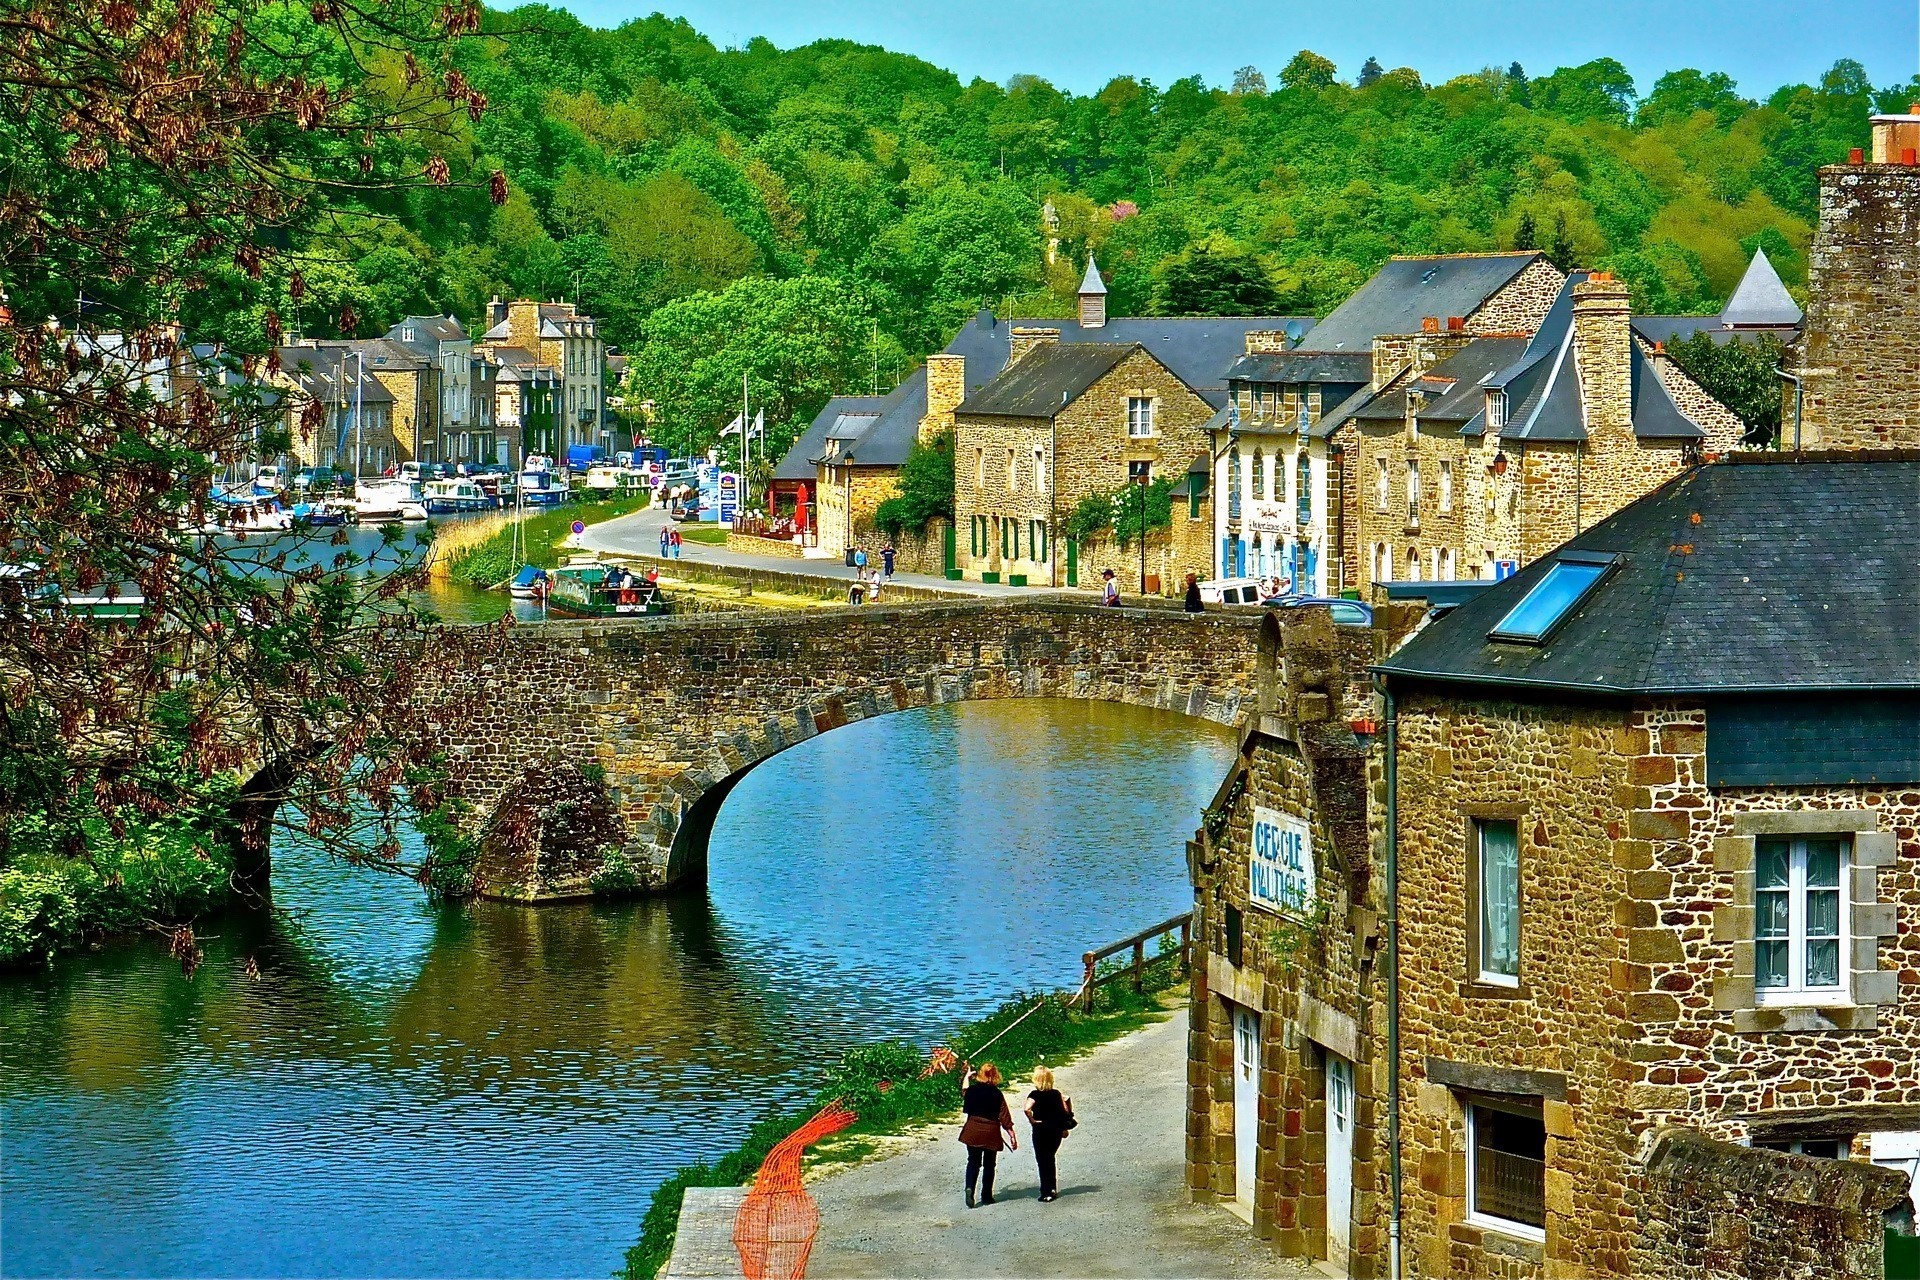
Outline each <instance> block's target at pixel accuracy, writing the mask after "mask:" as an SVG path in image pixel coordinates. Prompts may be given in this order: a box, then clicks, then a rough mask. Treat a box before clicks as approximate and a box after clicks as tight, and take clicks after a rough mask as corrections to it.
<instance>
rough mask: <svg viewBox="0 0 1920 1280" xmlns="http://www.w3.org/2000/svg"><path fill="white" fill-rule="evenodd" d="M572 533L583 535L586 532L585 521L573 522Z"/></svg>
mask: <svg viewBox="0 0 1920 1280" xmlns="http://www.w3.org/2000/svg"><path fill="white" fill-rule="evenodd" d="M573 531H574V532H575V533H585V532H586V531H587V522H586V521H585V520H575V521H574V522H573Z"/></svg>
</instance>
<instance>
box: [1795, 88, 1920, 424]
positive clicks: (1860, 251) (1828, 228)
mask: <svg viewBox="0 0 1920 1280" xmlns="http://www.w3.org/2000/svg"><path fill="white" fill-rule="evenodd" d="M1872 128H1873V154H1872V157H1871V160H1868V159H1867V158H1866V157H1865V156H1864V155H1863V153H1862V152H1860V151H1858V150H1856V151H1855V152H1853V154H1852V155H1851V156H1850V157H1849V158H1848V162H1847V163H1846V164H1844V165H1832V166H1829V167H1827V168H1824V169H1822V170H1821V171H1820V219H1819V222H1818V224H1817V225H1816V226H1815V229H1814V235H1813V248H1812V250H1811V252H1810V253H1809V254H1808V258H1807V316H1806V322H1805V328H1804V332H1803V334H1802V336H1801V338H1800V341H1799V342H1798V343H1797V344H1796V345H1795V347H1794V349H1793V350H1792V352H1791V353H1790V354H1789V357H1788V362H1787V368H1788V371H1789V372H1790V373H1791V374H1792V375H1793V377H1794V378H1795V379H1797V383H1796V384H1795V387H1794V388H1790V389H1789V390H1788V392H1787V396H1786V403H1785V407H1784V410H1783V412H1782V414H1781V437H1782V444H1783V445H1784V446H1785V447H1788V448H1807V449H1833V448H1876V447H1888V446H1895V447H1901V448H1912V447H1914V446H1916V445H1920V403H1917V402H1916V401H1915V400H1914V398H1913V385H1914V381H1915V371H1914V362H1913V350H1914V345H1915V343H1916V342H1920V307H1916V306H1915V305H1914V302H1913V299H1914V298H1915V297H1916V296H1920V165H1917V164H1916V163H1915V161H1914V158H1913V157H1914V140H1915V136H1916V132H1920V104H1916V105H1915V107H1914V108H1913V109H1912V111H1911V112H1910V113H1909V114H1907V115H1897V116H1896V115H1886V116H1875V117H1873V124H1872ZM1796 390H1797V394H1796Z"/></svg>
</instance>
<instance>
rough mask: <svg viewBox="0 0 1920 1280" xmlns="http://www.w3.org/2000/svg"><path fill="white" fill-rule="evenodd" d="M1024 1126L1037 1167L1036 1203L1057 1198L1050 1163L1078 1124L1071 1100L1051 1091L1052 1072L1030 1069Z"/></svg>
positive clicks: (1057, 1185) (1057, 1187)
mask: <svg viewBox="0 0 1920 1280" xmlns="http://www.w3.org/2000/svg"><path fill="white" fill-rule="evenodd" d="M1025 1110H1026V1113H1027V1122H1028V1123H1029V1124H1031V1125H1032V1126H1033V1159H1034V1163H1035V1164H1037V1165H1039V1166H1040V1203H1042V1204H1046V1203H1048V1202H1049V1201H1053V1200H1058V1199H1059V1198H1060V1177H1059V1174H1058V1172H1057V1171H1056V1170H1055V1169H1054V1163H1053V1159H1054V1156H1055V1155H1056V1154H1057V1153H1058V1152H1059V1150H1060V1143H1061V1141H1062V1140H1063V1139H1064V1138H1065V1137H1066V1136H1067V1130H1069V1129H1071V1128H1073V1127H1074V1126H1075V1125H1076V1124H1078V1123H1080V1122H1079V1121H1078V1120H1076V1119H1074V1117H1073V1099H1072V1098H1063V1097H1061V1096H1060V1091H1059V1090H1058V1089H1056V1088H1054V1087H1053V1072H1052V1071H1051V1070H1050V1069H1048V1068H1046V1067H1035V1068H1034V1069H1033V1091H1032V1092H1031V1093H1029V1094H1027V1105H1026V1108H1025Z"/></svg>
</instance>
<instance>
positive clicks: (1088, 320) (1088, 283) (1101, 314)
mask: <svg viewBox="0 0 1920 1280" xmlns="http://www.w3.org/2000/svg"><path fill="white" fill-rule="evenodd" d="M1106 325H1107V286H1106V282H1105V281H1103V280H1101V279H1100V268H1099V267H1098V266H1097V265H1095V263H1094V261H1093V255H1092V254H1088V255H1087V274H1086V275H1084V276H1082V277H1080V327H1081V328H1082V329H1104V328H1106Z"/></svg>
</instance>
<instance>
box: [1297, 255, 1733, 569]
mask: <svg viewBox="0 0 1920 1280" xmlns="http://www.w3.org/2000/svg"><path fill="white" fill-rule="evenodd" d="M1381 345H1382V346H1384V345H1386V344H1385V340H1383V341H1382V343H1381ZM1403 350H1405V351H1407V352H1410V353H1413V354H1412V356H1411V359H1410V362H1409V363H1408V364H1406V365H1405V366H1404V367H1403V369H1402V371H1401V372H1400V373H1399V374H1398V375H1397V376H1393V377H1390V378H1389V379H1388V380H1387V382H1386V383H1385V384H1384V385H1383V386H1382V387H1381V388H1380V389H1379V390H1378V391H1377V392H1376V393H1375V394H1373V395H1372V396H1370V397H1368V398H1366V399H1365V400H1363V401H1360V402H1358V403H1350V404H1349V405H1347V406H1343V409H1342V411H1341V413H1340V414H1339V415H1337V417H1338V419H1339V420H1338V422H1337V424H1336V428H1335V430H1334V432H1333V437H1332V438H1333V439H1334V440H1335V441H1336V443H1337V444H1339V445H1340V446H1341V452H1342V465H1343V467H1344V468H1345V469H1346V470H1347V472H1348V474H1349V476H1350V477H1351V482H1350V483H1349V485H1348V488H1347V493H1348V497H1349V503H1348V506H1347V508H1346V510H1345V511H1344V512H1343V515H1344V517H1345V520H1344V523H1345V528H1346V531H1347V536H1348V538H1349V541H1350V545H1351V547H1352V548H1353V551H1352V553H1351V556H1352V564H1353V573H1352V583H1353V585H1354V586H1355V587H1357V588H1358V589H1360V590H1361V591H1362V593H1363V594H1372V595H1374V596H1375V598H1378V593H1377V592H1376V591H1375V590H1374V589H1375V588H1376V587H1379V586H1383V585H1384V584H1386V583H1390V582H1406V581H1414V582H1439V581H1453V580H1455V579H1461V578H1478V579H1484V580H1491V579H1494V578H1498V577H1500V576H1503V575H1504V574H1506V573H1511V572H1512V571H1513V570H1514V569H1515V568H1517V567H1518V566H1520V565H1523V564H1527V563H1530V562H1531V561H1533V560H1534V559H1535V558H1537V557H1538V556H1540V555H1541V554H1543V553H1544V552H1546V551H1547V550H1549V549H1551V548H1553V547H1556V546H1558V545H1560V544H1561V543H1562V542H1565V541H1566V540H1567V539H1568V538H1571V537H1573V536H1574V535H1576V534H1577V533H1579V532H1580V531H1581V530H1582V529H1584V528H1586V527H1588V526H1589V525H1591V524H1593V523H1594V522H1595V521H1597V520H1600V519H1602V518H1604V517H1606V516H1608V515H1611V514H1612V513H1613V512H1615V511H1618V510H1619V509H1620V508H1621V507H1623V506H1625V505H1626V504H1627V503H1629V502H1631V501H1633V500H1634V499H1635V498H1638V497H1640V496H1641V495H1642V494H1644V493H1647V492H1648V491H1650V490H1651V489H1653V488H1655V487H1656V486H1658V485H1659V484H1661V483H1662V482H1663V481H1665V480H1667V479H1668V478H1669V477H1672V476H1674V475H1677V474H1678V473H1679V472H1680V471H1681V470H1682V469H1683V468H1685V467H1687V466H1688V465H1690V463H1691V462H1693V461H1695V460H1697V459H1698V458H1700V457H1701V456H1703V455H1704V454H1718V453H1724V452H1726V451H1728V450H1731V449H1734V448H1736V447H1738V446H1739V444H1740V441H1741V436H1742V435H1743V433H1744V431H1745V426H1744V424H1743V423H1742V422H1741V421H1740V420H1739V418H1738V417H1736V416H1735V415H1734V413H1733V412H1732V410H1730V409H1728V408H1726V407H1725V406H1724V405H1721V404H1720V403H1719V402H1718V401H1716V400H1714V399H1713V398H1712V397H1711V396H1709V395H1707V394H1706V392H1704V391H1702V390H1701V389H1700V387H1699V385H1698V384H1697V383H1695V382H1694V381H1693V380H1692V379H1691V378H1689V377H1688V376H1687V375H1686V374H1685V373H1683V372H1681V371H1680V369H1679V368H1678V367H1677V366H1676V365H1674V364H1673V362H1672V361H1671V360H1669V359H1667V358H1666V357H1665V356H1664V355H1663V354H1659V353H1654V352H1650V351H1648V350H1647V349H1646V348H1645V347H1644V346H1643V345H1642V343H1641V342H1640V341H1638V340H1637V339H1636V338H1635V337H1634V333H1633V329H1632V325H1631V320H1630V316H1629V313H1628V308H1627V288H1626V285H1625V283H1624V282H1622V281H1620V280H1617V279H1615V278H1613V277H1612V276H1608V275H1604V274H1593V275H1588V274H1587V273H1584V272H1576V273H1575V274H1574V275H1573V276H1571V277H1569V278H1568V279H1567V281H1566V282H1565V283H1564V284H1563V285H1562V286H1561V288H1560V291H1559V294H1558V296H1557V297H1556V298H1555V299H1554V301H1553V305H1552V306H1551V307H1550V308H1548V310H1547V313H1546V315H1545V316H1544V317H1543V318H1542V319H1541V321H1540V323H1539V325H1538V327H1537V328H1536V329H1535V330H1534V332H1533V333H1532V334H1531V336H1529V337H1526V338H1522V337H1518V336H1504V335H1503V336H1493V337H1485V338H1471V337H1469V338H1468V339H1466V340H1461V339H1453V340H1449V335H1448V334H1446V333H1445V332H1441V333H1437V334H1431V335H1424V336H1423V337H1422V338H1421V339H1420V340H1417V341H1415V342H1412V343H1409V344H1406V346H1405V347H1404V348H1403ZM1393 359H1394V360H1396V361H1397V359H1398V355H1397V354H1396V355H1395V356H1394V357H1393ZM1380 363H1382V364H1383V365H1384V364H1386V363H1387V361H1381V362H1380Z"/></svg>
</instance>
